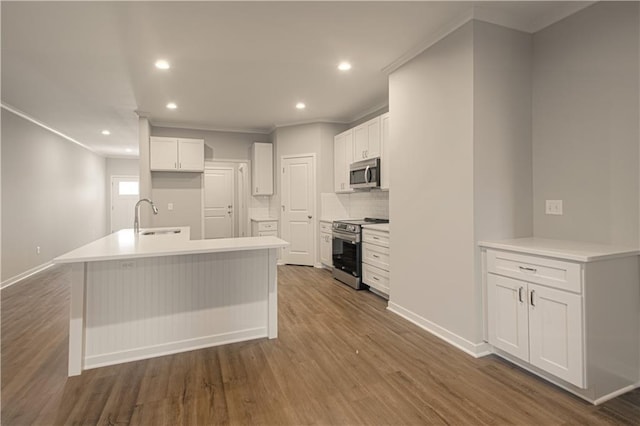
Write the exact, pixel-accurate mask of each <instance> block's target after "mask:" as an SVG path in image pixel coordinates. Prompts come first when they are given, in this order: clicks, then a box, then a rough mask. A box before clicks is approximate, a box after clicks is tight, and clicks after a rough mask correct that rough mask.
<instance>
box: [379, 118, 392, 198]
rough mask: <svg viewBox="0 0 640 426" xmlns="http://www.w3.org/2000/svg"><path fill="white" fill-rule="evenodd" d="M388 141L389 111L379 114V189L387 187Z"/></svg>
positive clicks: (389, 143)
mask: <svg viewBox="0 0 640 426" xmlns="http://www.w3.org/2000/svg"><path fill="white" fill-rule="evenodd" d="M390 154H391V142H390V141H389V113H388V112H387V113H386V114H382V115H381V116H380V189H386V190H388V189H389V169H390V167H389V159H390V157H391V155H390Z"/></svg>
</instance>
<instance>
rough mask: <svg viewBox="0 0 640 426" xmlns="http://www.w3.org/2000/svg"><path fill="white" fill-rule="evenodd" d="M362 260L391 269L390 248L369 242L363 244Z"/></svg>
mask: <svg viewBox="0 0 640 426" xmlns="http://www.w3.org/2000/svg"><path fill="white" fill-rule="evenodd" d="M362 262H363V263H368V264H369V265H373V266H377V267H378V268H381V269H385V270H387V271H388V270H389V249H388V248H386V247H380V246H376V245H373V244H369V243H364V244H362Z"/></svg>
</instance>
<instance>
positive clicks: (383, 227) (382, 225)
mask: <svg viewBox="0 0 640 426" xmlns="http://www.w3.org/2000/svg"><path fill="white" fill-rule="evenodd" d="M362 227H363V228H364V229H375V230H377V231H384V232H389V224H388V223H372V224H371V225H362Z"/></svg>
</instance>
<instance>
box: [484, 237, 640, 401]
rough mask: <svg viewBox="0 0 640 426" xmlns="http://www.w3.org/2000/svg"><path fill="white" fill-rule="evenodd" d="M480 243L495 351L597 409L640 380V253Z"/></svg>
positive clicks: (524, 242) (550, 243) (558, 244)
mask: <svg viewBox="0 0 640 426" xmlns="http://www.w3.org/2000/svg"><path fill="white" fill-rule="evenodd" d="M480 246H481V247H484V249H483V259H484V274H485V276H484V282H485V285H486V327H487V328H486V331H487V341H488V343H489V344H490V345H491V346H492V347H493V350H494V352H495V353H496V354H498V355H500V356H502V357H504V358H506V359H509V360H510V361H512V362H515V363H516V364H519V365H521V366H522V367H524V368H526V369H528V370H530V371H532V372H534V373H535V374H537V375H539V376H541V377H544V378H545V379H547V380H550V381H552V382H554V383H556V384H558V385H560V386H562V387H563V388H564V389H567V390H569V391H571V392H572V393H574V394H576V395H578V396H580V397H582V398H584V399H586V400H588V401H590V402H592V403H595V404H599V403H601V402H604V401H606V400H608V399H610V398H613V397H615V396H617V395H619V394H621V393H624V392H625V391H628V390H630V389H632V388H633V387H634V386H635V385H636V384H637V383H638V382H639V381H640V324H639V321H638V318H639V317H640V285H638V282H639V281H640V273H639V270H640V262H639V260H638V253H637V252H634V250H633V249H615V248H608V246H597V247H595V246H594V245H593V244H591V245H589V244H584V243H576V242H563V241H554V240H537V239H533V238H528V239H516V240H508V242H496V243H492V242H483V243H480Z"/></svg>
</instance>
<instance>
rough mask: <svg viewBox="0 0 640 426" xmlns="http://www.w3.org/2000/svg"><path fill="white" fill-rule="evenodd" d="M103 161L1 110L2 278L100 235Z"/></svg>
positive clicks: (103, 222)
mask: <svg viewBox="0 0 640 426" xmlns="http://www.w3.org/2000/svg"><path fill="white" fill-rule="evenodd" d="M105 164H106V161H105V158H103V157H100V156H98V155H96V154H94V153H92V152H90V151H88V150H86V149H84V148H82V147H80V146H78V145H76V144H74V143H72V142H69V141H68V140H66V139H63V138H61V137H60V136H58V135H56V134H54V133H51V132H50V131H48V130H46V129H44V128H42V127H40V126H37V125H35V124H33V123H31V122H29V121H27V120H25V119H23V118H21V117H18V116H16V115H14V114H13V113H11V112H8V111H6V110H5V109H2V179H1V181H2V281H6V280H8V279H10V278H12V277H15V276H17V275H19V274H21V273H24V272H26V271H28V270H30V269H33V268H36V267H38V266H40V265H43V264H46V263H48V262H49V261H51V260H52V259H53V258H54V257H56V256H59V255H61V254H64V253H66V252H67V251H70V250H73V249H75V248H77V247H79V246H81V245H84V244H86V243H89V242H91V241H93V240H95V239H98V238H100V237H103V236H104V235H105V234H106V232H107V227H106V224H107V219H106V208H105V201H106V196H105V175H106V173H105V170H106V165H105ZM36 246H40V249H41V251H40V254H39V255H38V254H36Z"/></svg>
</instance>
